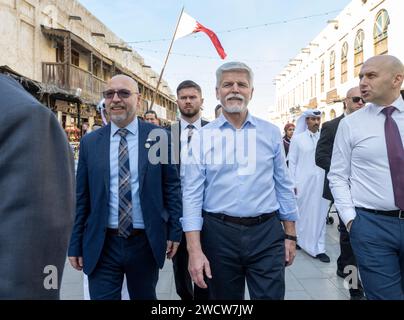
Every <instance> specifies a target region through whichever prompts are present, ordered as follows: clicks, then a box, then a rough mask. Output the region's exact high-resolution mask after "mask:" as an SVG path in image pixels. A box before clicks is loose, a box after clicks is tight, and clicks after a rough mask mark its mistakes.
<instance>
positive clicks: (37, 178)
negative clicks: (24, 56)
mask: <svg viewBox="0 0 404 320" xmlns="http://www.w3.org/2000/svg"><path fill="white" fill-rule="evenodd" d="M0 96H1V99H0V114H1V116H0V199H1V200H0V221H1V222H0V275H1V276H0V299H59V288H60V284H61V279H62V275H63V269H64V265H65V262H66V251H67V245H68V240H69V237H70V233H71V228H72V225H73V219H74V203H75V198H74V160H73V154H72V151H71V148H70V145H69V143H68V141H67V137H66V134H65V132H64V131H63V129H62V127H61V126H60V124H59V122H58V120H57V119H56V117H55V115H54V114H53V113H52V111H51V110H49V109H48V108H46V107H45V106H43V105H41V104H40V103H39V102H38V101H37V100H36V99H35V98H34V97H33V96H31V95H30V94H29V93H28V92H27V91H26V90H25V89H24V88H23V87H22V86H21V85H20V84H19V83H18V82H16V81H15V80H14V79H12V78H10V77H8V76H5V75H1V74H0ZM47 266H48V267H47ZM45 268H46V269H45ZM56 271H57V273H56ZM56 275H57V278H56V280H57V283H55V281H53V280H55V279H52V276H56ZM47 276H49V278H46V277H47ZM45 278H46V279H48V280H52V282H48V280H46V279H45ZM44 283H48V284H50V285H52V284H53V285H54V287H56V285H57V289H46V288H45V287H44Z"/></svg>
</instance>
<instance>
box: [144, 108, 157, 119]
mask: <svg viewBox="0 0 404 320" xmlns="http://www.w3.org/2000/svg"><path fill="white" fill-rule="evenodd" d="M146 114H154V116H155V117H156V119H158V118H159V117H158V116H157V113H156V111H154V110H147V111H146V112H145V113H144V115H143V116H144V117H146Z"/></svg>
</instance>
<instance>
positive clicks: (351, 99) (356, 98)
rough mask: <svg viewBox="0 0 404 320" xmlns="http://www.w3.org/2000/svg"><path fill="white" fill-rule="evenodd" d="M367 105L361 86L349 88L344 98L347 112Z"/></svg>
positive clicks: (349, 112)
mask: <svg viewBox="0 0 404 320" xmlns="http://www.w3.org/2000/svg"><path fill="white" fill-rule="evenodd" d="M364 105H365V103H364V101H363V100H362V95H361V91H360V89H359V87H353V88H351V89H349V90H348V91H347V93H346V98H345V99H344V108H345V112H346V114H351V113H352V112H355V111H357V110H359V109H360V108H362V107H363V106H364Z"/></svg>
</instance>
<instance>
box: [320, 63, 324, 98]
mask: <svg viewBox="0 0 404 320" xmlns="http://www.w3.org/2000/svg"><path fill="white" fill-rule="evenodd" d="M324 69H325V66H324V60H323V61H321V71H320V81H321V82H320V88H321V92H324Z"/></svg>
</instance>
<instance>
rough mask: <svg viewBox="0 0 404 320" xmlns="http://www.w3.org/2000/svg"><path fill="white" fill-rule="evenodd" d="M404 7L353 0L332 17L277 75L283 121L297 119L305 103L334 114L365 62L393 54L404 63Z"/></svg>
mask: <svg viewBox="0 0 404 320" xmlns="http://www.w3.org/2000/svg"><path fill="white" fill-rule="evenodd" d="M403 12H404V1H403V0H353V1H352V2H351V3H350V4H349V5H347V6H346V8H345V9H344V10H343V11H342V12H341V13H340V14H339V15H338V16H337V17H335V18H334V19H332V20H329V21H328V25H327V27H326V28H324V29H323V30H322V31H321V32H320V33H319V34H318V35H317V36H316V37H315V38H314V39H313V40H312V41H311V42H310V43H308V44H307V46H306V47H305V48H302V49H301V51H300V53H299V54H298V55H297V56H295V57H294V58H292V59H290V62H289V64H288V65H287V66H286V67H285V68H284V69H283V70H282V71H281V72H280V73H279V74H278V75H277V77H276V78H275V84H276V113H277V115H278V116H277V118H278V122H280V123H282V124H283V125H284V124H286V123H287V122H293V121H295V120H296V117H297V116H298V115H299V114H300V113H301V112H302V111H304V110H305V109H306V108H318V109H320V110H321V111H322V118H323V119H322V120H323V121H326V120H330V119H333V118H335V117H336V116H339V115H340V114H341V113H342V112H343V105H342V102H341V99H343V98H344V97H345V94H346V91H347V90H348V89H349V88H351V87H354V86H357V85H359V78H358V73H359V71H360V68H361V66H362V64H363V62H364V61H366V60H367V59H368V58H370V57H372V56H374V55H379V54H391V55H394V56H396V57H398V58H399V59H400V60H401V61H403V62H404V41H403V32H404V19H403Z"/></svg>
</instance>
